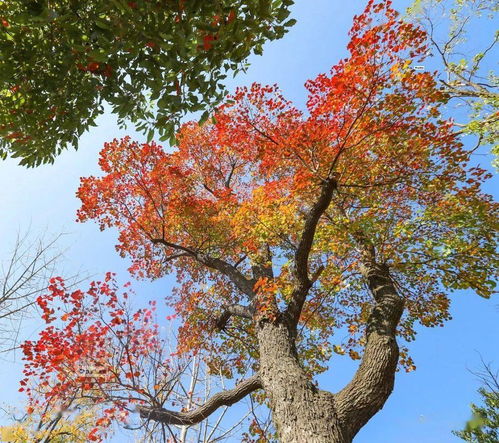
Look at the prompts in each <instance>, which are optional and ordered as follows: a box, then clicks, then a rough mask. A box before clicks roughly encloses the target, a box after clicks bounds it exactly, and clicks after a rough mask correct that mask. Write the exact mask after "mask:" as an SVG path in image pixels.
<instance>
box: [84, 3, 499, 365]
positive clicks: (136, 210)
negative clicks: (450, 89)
mask: <svg viewBox="0 0 499 443" xmlns="http://www.w3.org/2000/svg"><path fill="white" fill-rule="evenodd" d="M372 9H374V12H373V11H372ZM348 48H349V51H350V54H351V55H350V57H349V58H347V59H345V60H342V61H341V62H340V63H339V64H338V65H336V66H334V67H333V68H332V70H331V73H330V74H329V75H326V74H321V75H319V76H318V77H317V78H316V79H314V80H310V81H308V82H307V84H306V86H307V89H308V90H309V100H308V104H307V107H308V115H306V114H304V113H302V112H301V111H299V110H298V109H296V108H295V107H293V106H292V104H291V103H290V102H288V101H286V100H285V99H284V98H283V97H282V96H281V94H280V93H279V92H278V88H277V87H266V86H260V85H257V84H254V85H253V86H252V87H251V88H242V89H240V90H238V91H237V92H236V94H235V95H234V96H232V98H231V99H230V100H229V101H228V102H227V103H226V104H225V105H223V106H222V107H220V108H219V109H218V111H217V113H216V114H215V119H214V122H207V123H205V124H204V125H203V126H201V127H200V126H199V125H198V124H197V123H195V122H192V123H187V124H185V125H184V126H183V127H182V129H181V130H180V132H179V134H178V139H179V144H178V147H177V149H176V150H175V151H174V152H172V153H169V152H168V151H166V150H165V149H163V148H162V147H161V146H159V145H157V144H155V143H145V144H138V143H134V142H132V141H131V140H130V139H129V138H125V139H122V140H115V141H113V142H111V143H108V144H106V146H105V148H104V149H103V151H102V153H101V159H100V166H101V168H102V170H103V172H104V176H103V177H101V178H96V177H89V178H84V179H82V185H81V187H80V189H79V191H78V196H79V197H80V199H81V200H82V207H81V209H80V211H79V213H78V217H79V220H80V221H86V220H89V219H95V220H97V221H98V222H99V224H100V227H101V229H105V228H109V227H116V228H117V229H118V230H119V233H120V235H119V244H118V245H117V248H118V251H119V252H120V254H122V255H123V256H125V255H126V256H130V257H131V259H132V260H133V265H132V267H131V271H132V273H134V274H135V275H137V276H139V277H150V278H158V277H161V276H163V275H165V274H167V273H169V272H171V271H176V272H177V276H178V279H179V282H180V286H179V288H178V289H177V290H176V292H175V293H174V294H173V296H172V297H171V299H170V302H171V304H172V305H173V306H174V307H175V309H176V310H177V312H178V313H179V315H180V316H181V317H182V319H183V320H184V324H183V326H182V327H181V330H180V337H179V338H180V349H181V350H191V349H197V348H206V349H209V350H210V352H212V354H213V356H214V359H216V360H217V361H218V360H220V359H221V358H222V355H224V354H225V357H224V359H225V362H226V365H227V366H226V367H227V371H228V373H232V372H233V371H236V372H243V371H246V370H247V368H248V367H255V364H256V363H255V362H256V361H257V359H258V356H257V353H256V352H255V350H254V346H255V343H254V326H253V325H252V322H246V321H245V320H243V319H235V320H234V329H232V330H231V334H228V335H226V336H223V337H219V335H218V334H211V336H210V335H209V334H207V333H206V331H209V330H213V318H214V317H216V313H217V312H221V311H223V309H224V307H225V306H230V305H232V304H234V303H240V302H242V301H244V300H245V299H246V298H248V293H249V292H251V291H252V290H253V289H254V290H255V292H256V293H257V294H258V295H259V297H258V299H257V301H256V305H255V308H256V310H257V315H261V316H262V317H263V318H268V319H270V320H271V319H275V318H277V317H278V316H279V315H280V312H282V309H283V308H284V307H285V306H286V305H287V304H288V303H289V302H290V298H291V292H292V287H293V284H294V281H293V278H292V272H291V270H290V265H289V263H290V261H291V258H292V256H293V254H294V252H295V250H296V248H297V242H298V234H299V233H300V232H301V231H302V230H303V226H304V216H303V214H304V213H306V212H307V209H308V208H310V207H311V205H312V203H313V202H314V201H315V199H316V196H317V195H318V192H319V189H320V185H321V184H322V182H323V180H324V177H326V176H327V175H328V174H329V173H330V171H334V177H335V186H336V193H335V194H334V197H333V199H332V202H331V205H330V207H329V208H328V209H327V210H326V211H325V214H324V217H322V218H321V219H320V221H319V223H318V227H317V232H316V236H315V242H314V244H313V249H312V256H311V260H310V263H311V265H310V268H311V272H312V273H315V274H316V278H315V281H314V283H315V285H314V287H313V288H312V289H311V294H310V296H309V298H308V299H307V302H306V304H305V306H304V308H303V312H302V314H301V326H300V338H299V349H300V355H301V356H302V358H303V360H304V362H306V364H308V365H309V367H310V370H311V372H312V373H317V372H320V371H322V370H323V369H324V368H325V366H324V363H325V362H326V361H327V360H328V359H329V357H330V355H331V351H336V352H337V353H344V352H346V351H347V350H348V352H349V353H350V355H351V356H352V358H359V351H360V349H356V348H357V345H359V344H360V345H362V343H363V337H364V335H363V329H364V328H363V326H364V325H365V322H366V319H367V316H368V313H369V307H370V303H369V299H370V295H369V294H368V292H367V291H366V288H365V285H364V283H363V280H362V266H363V265H362V263H363V262H364V258H365V257H364V256H363V254H364V253H363V252H362V249H363V248H362V247H361V245H362V246H364V245H366V246H368V248H369V250H370V251H371V250H372V251H373V254H374V255H375V256H376V260H378V261H379V262H382V263H385V264H387V265H388V266H389V267H390V269H391V271H392V274H393V277H394V278H395V279H396V281H397V283H398V285H399V287H400V289H401V291H402V293H403V295H404V297H405V298H406V306H407V314H406V316H405V318H404V320H403V321H402V324H401V326H400V330H399V333H400V334H401V335H402V336H404V337H405V338H406V339H408V340H411V339H412V338H413V337H414V329H413V323H414V322H415V321H419V322H420V323H422V324H423V325H425V326H437V325H441V324H442V322H443V321H444V320H445V319H447V318H448V317H449V313H448V306H449V300H448V298H447V295H446V294H445V292H444V289H448V290H451V291H452V290H456V289H466V288H471V289H473V290H475V291H476V292H477V293H478V294H480V295H482V296H484V297H488V296H489V295H490V294H491V293H492V291H493V287H494V282H493V279H491V277H490V275H491V272H493V271H492V269H494V266H492V263H493V262H494V260H495V241H494V235H495V234H494V233H495V232H496V230H495V229H494V228H495V227H497V225H496V223H497V219H496V217H495V214H496V211H497V207H496V206H495V205H494V203H493V202H492V200H491V197H490V196H488V195H485V194H482V193H481V192H480V185H481V183H482V182H483V181H484V180H485V179H486V178H487V177H488V174H487V173H486V172H485V171H484V170H482V169H480V168H477V167H470V166H468V165H467V164H468V160H469V154H468V153H467V152H466V150H464V148H463V146H462V145H461V144H460V143H459V141H458V140H457V139H456V137H455V136H454V135H453V133H452V131H451V123H449V122H447V121H444V120H442V118H441V117H440V112H439V108H440V105H441V104H442V103H443V102H445V100H446V96H445V95H444V94H443V93H442V92H441V91H440V90H439V88H438V86H437V84H436V82H435V80H434V76H433V75H432V74H431V73H428V72H426V73H418V72H414V71H413V70H411V69H410V65H411V63H412V62H413V61H414V62H416V61H419V60H421V59H422V58H424V56H425V54H426V51H427V48H426V46H425V34H424V33H423V32H422V31H421V30H420V29H419V28H417V27H414V26H412V25H410V24H406V23H404V22H401V21H399V20H398V19H397V15H396V13H395V12H394V11H393V10H392V9H390V8H387V9H384V8H383V6H380V5H376V6H374V7H373V8H370V7H369V8H368V12H367V13H365V14H363V15H361V16H359V17H357V18H356V21H355V24H354V27H353V28H352V31H351V42H350V44H349V46H348ZM255 267H257V268H258V267H259V268H261V269H262V270H263V271H262V272H261V273H260V277H259V278H258V279H257V280H255V281H254V282H253V283H251V285H250V286H251V288H248V287H245V286H244V284H243V283H239V284H238V278H239V280H241V281H243V279H242V278H240V277H246V278H249V275H251V271H252V269H253V270H254V269H255ZM265 269H267V271H265ZM233 277H234V278H233ZM342 326H347V327H348V328H349V331H350V334H349V337H348V338H347V341H346V343H336V344H335V345H333V346H332V345H331V344H330V343H329V337H330V336H331V335H332V334H333V332H334V331H335V330H337V329H338V328H340V327H342ZM403 362H405V363H407V367H409V368H411V367H412V362H411V361H410V360H406V359H403Z"/></svg>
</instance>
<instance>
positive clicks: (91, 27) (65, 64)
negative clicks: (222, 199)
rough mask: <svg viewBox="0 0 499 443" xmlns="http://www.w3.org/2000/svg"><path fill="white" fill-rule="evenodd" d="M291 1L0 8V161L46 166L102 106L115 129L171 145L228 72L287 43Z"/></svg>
mask: <svg viewBox="0 0 499 443" xmlns="http://www.w3.org/2000/svg"><path fill="white" fill-rule="evenodd" d="M292 3H293V2H292V0H276V1H261V0H252V1H242V0H220V1H216V2H209V1H199V0H138V1H128V0H98V1H96V0H91V1H90V0H77V1H76V0H55V1H48V0H40V1H24V0H9V1H2V2H0V54H1V57H0V104H1V106H0V109H1V111H0V156H1V157H3V158H5V157H6V156H7V155H10V156H12V157H14V158H19V159H20V163H21V164H23V165H27V166H37V165H39V164H40V163H46V162H53V160H54V157H55V156H56V155H58V154H59V153H60V152H61V150H62V149H64V148H66V147H68V146H74V147H77V146H78V140H79V138H80V136H81V135H82V133H84V132H85V131H86V130H88V129H89V128H90V127H91V126H95V121H96V118H97V117H98V116H99V115H101V114H103V113H104V105H105V104H107V105H108V106H109V107H110V108H111V110H112V112H113V113H114V114H116V115H117V117H118V122H119V124H120V125H125V122H127V121H128V122H130V121H131V122H132V123H134V124H135V125H136V127H137V129H138V130H140V131H143V132H147V133H148V134H149V135H148V136H149V137H151V138H152V136H153V134H154V132H156V133H157V134H159V135H160V136H161V137H162V138H165V139H168V138H171V137H174V134H175V130H176V127H177V125H178V122H179V119H180V118H181V117H182V116H183V115H184V114H185V113H186V112H195V111H200V110H205V109H210V108H211V107H212V106H213V105H214V104H216V103H218V102H220V100H221V99H222V98H223V97H224V95H225V90H224V87H223V81H224V79H225V77H226V76H227V75H228V74H231V73H237V72H239V71H241V70H242V69H244V63H245V62H246V60H247V58H248V56H249V55H250V54H252V53H258V54H260V53H261V52H262V47H263V44H264V42H265V41H268V40H274V39H276V38H280V37H282V36H283V35H284V33H285V32H286V30H287V28H289V26H291V25H292V24H293V23H294V20H288V15H289V13H290V11H289V8H290V6H291V4H292Z"/></svg>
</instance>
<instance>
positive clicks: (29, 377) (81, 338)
mask: <svg viewBox="0 0 499 443" xmlns="http://www.w3.org/2000/svg"><path fill="white" fill-rule="evenodd" d="M128 286H129V285H128V284H127V285H125V289H124V290H122V291H119V288H118V286H117V284H116V283H115V281H114V279H113V276H112V275H111V274H107V275H106V278H105V279H104V281H101V282H97V281H94V282H91V283H90V284H89V289H88V290H87V291H81V290H69V289H68V288H66V286H65V283H64V281H63V280H62V279H61V278H54V279H52V281H51V284H50V285H49V288H48V294H46V295H44V296H41V297H39V298H38V300H37V303H38V305H39V306H40V308H41V310H42V312H43V318H44V320H45V322H46V323H47V325H48V326H47V328H46V329H45V330H43V331H42V332H41V333H40V334H39V338H38V340H35V341H27V342H25V343H24V345H23V352H24V355H25V360H26V366H25V371H24V373H25V376H26V378H25V379H24V380H23V381H21V388H20V391H22V392H23V391H26V392H27V394H28V399H29V401H28V405H27V416H26V417H25V419H24V420H23V421H22V423H15V424H13V425H11V426H7V427H4V428H3V429H2V432H3V433H4V434H8V435H14V436H16V438H21V437H18V436H20V435H21V436H22V435H25V434H26V435H32V436H35V437H36V439H35V437H33V439H25V440H6V441H27V440H29V441H39V442H49V441H50V442H58V441H85V442H86V441H102V440H105V438H106V437H107V436H109V435H110V434H112V433H113V431H115V430H116V425H121V426H122V427H125V428H126V429H128V430H133V431H136V433H135V434H136V436H137V438H138V439H139V440H140V441H144V442H163V443H166V442H171V441H178V442H186V441H189V440H187V437H188V435H190V436H191V437H192V436H193V435H197V441H202V442H208V441H216V440H217V439H222V438H226V437H228V436H230V435H232V434H233V433H234V432H235V431H236V430H239V428H240V427H241V423H242V422H243V421H244V420H245V419H246V417H247V416H248V414H247V415H246V416H243V417H242V418H241V419H240V420H239V421H236V422H235V423H232V424H230V425H229V426H227V425H226V420H224V416H225V412H226V411H225V410H221V411H220V414H215V416H214V420H213V422H210V423H209V422H208V420H207V421H206V423H204V425H203V426H201V427H198V428H197V429H196V430H191V431H190V432H189V429H188V425H189V424H190V423H187V422H186V423H184V422H182V421H178V420H177V421H176V422H175V423H172V425H171V426H170V425H169V424H167V423H157V422H152V421H148V420H141V419H140V418H139V419H136V418H135V419H134V416H133V415H131V413H133V412H135V410H136V408H137V406H138V405H141V406H143V407H151V408H162V407H166V406H167V405H168V406H169V407H180V408H182V409H183V410H184V411H185V412H186V413H187V411H188V410H190V409H194V408H196V406H197V405H198V404H199V403H200V402H202V401H203V399H204V398H205V396H206V395H209V393H210V392H212V391H213V389H214V388H215V387H216V385H217V383H216V378H217V374H216V373H215V374H214V376H213V373H212V374H210V373H208V372H207V371H206V368H205V366H204V364H203V362H202V360H201V359H200V358H199V356H194V357H192V360H191V358H190V356H189V355H187V354H184V355H183V356H178V355H177V354H176V353H175V349H173V348H172V347H171V346H172V345H171V344H170V343H169V341H168V326H167V327H166V328H165V327H163V328H161V330H160V328H159V326H158V324H157V323H156V318H155V317H156V314H155V309H156V308H155V304H154V303H150V305H149V306H148V307H147V308H146V309H139V310H132V308H131V306H130V304H129V297H130V295H131V294H130V289H129V288H128ZM126 288H128V289H126ZM73 431H74V432H73ZM73 434H74V435H73ZM139 440H137V441H139Z"/></svg>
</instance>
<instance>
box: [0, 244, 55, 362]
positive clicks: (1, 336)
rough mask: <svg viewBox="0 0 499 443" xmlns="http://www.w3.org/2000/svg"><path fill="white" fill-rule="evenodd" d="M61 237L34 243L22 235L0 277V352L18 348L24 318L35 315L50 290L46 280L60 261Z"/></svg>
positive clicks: (2, 267) (2, 268)
mask: <svg viewBox="0 0 499 443" xmlns="http://www.w3.org/2000/svg"><path fill="white" fill-rule="evenodd" d="M58 239H59V237H56V238H54V239H53V240H50V241H44V240H43V239H42V240H38V241H37V242H33V241H31V240H30V238H29V236H28V234H26V235H19V236H18V237H17V239H16V242H15V244H14V247H13V250H12V253H11V254H10V258H9V260H8V261H7V262H5V263H2V266H1V275H0V353H4V352H7V351H11V350H13V349H14V348H16V346H17V345H18V342H19V332H20V328H21V325H22V321H23V319H24V318H26V317H29V316H30V315H33V314H34V309H33V308H35V307H36V302H35V300H36V298H37V297H38V296H39V295H40V294H42V293H43V292H44V291H45V290H46V289H47V281H48V279H49V278H50V277H51V276H52V272H53V271H54V268H55V266H56V264H57V262H58V259H59V258H60V253H57V252H55V248H56V244H57V241H58Z"/></svg>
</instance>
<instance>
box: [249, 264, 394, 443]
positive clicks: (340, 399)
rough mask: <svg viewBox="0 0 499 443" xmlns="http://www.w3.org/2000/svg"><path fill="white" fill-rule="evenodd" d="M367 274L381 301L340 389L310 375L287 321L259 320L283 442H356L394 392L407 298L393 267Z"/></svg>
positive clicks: (267, 382)
mask: <svg viewBox="0 0 499 443" xmlns="http://www.w3.org/2000/svg"><path fill="white" fill-rule="evenodd" d="M366 277H367V280H368V282H369V287H370V289H371V292H372V294H373V296H374V299H375V301H376V303H375V305H374V306H373V310H372V313H371V317H370V319H369V323H368V328H367V344H366V348H365V351H364V356H363V359H362V362H361V364H360V367H359V369H358V370H357V372H356V374H355V376H354V377H353V379H352V381H351V382H350V383H349V384H348V385H347V386H346V387H345V388H344V389H343V390H342V391H340V392H339V393H337V394H331V393H329V392H325V391H321V390H319V389H318V388H317V387H316V386H314V384H313V383H311V381H310V380H309V379H308V378H307V376H306V375H305V372H304V371H303V369H302V368H301V367H300V364H299V362H298V359H297V357H296V351H295V346H294V340H293V338H292V337H293V334H292V333H290V331H289V329H288V327H287V326H286V325H285V324H272V323H262V324H261V325H260V329H259V333H258V339H259V346H260V379H261V382H262V385H263V388H264V389H265V392H266V394H267V395H268V396H269V398H270V408H271V410H272V414H273V421H274V424H275V426H276V429H277V432H278V434H279V438H280V441H281V442H282V443H303V442H307V443H308V442H311V443H345V442H351V441H352V439H353V437H354V436H355V435H356V434H357V432H358V431H359V430H360V429H361V428H362V426H364V425H365V424H366V423H367V422H368V421H369V419H370V418H371V417H372V416H373V415H375V414H376V413H377V412H378V411H379V410H380V409H381V408H382V407H383V405H384V404H385V402H386V400H387V399H388V397H389V395H390V394H391V392H392V389H393V385H394V379H395V370H396V367H397V362H398V356H399V351H398V346H397V342H396V340H395V329H396V326H397V324H398V322H399V320H400V316H401V315H402V311H403V300H402V299H401V298H400V297H399V295H398V294H397V292H396V289H395V286H394V284H393V282H392V280H391V278H390V276H389V273H388V269H386V268H383V267H378V266H373V267H372V268H370V269H369V270H368V271H367V272H366Z"/></svg>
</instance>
